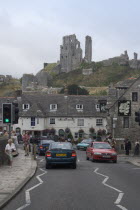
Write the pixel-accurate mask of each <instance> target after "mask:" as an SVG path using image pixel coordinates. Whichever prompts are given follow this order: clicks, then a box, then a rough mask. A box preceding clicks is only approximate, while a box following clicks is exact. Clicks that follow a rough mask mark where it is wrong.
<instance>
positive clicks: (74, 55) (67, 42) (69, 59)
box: [60, 34, 82, 73]
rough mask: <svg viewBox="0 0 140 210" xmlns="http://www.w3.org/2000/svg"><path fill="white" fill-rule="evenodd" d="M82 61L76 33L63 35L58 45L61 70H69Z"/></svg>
mask: <svg viewBox="0 0 140 210" xmlns="http://www.w3.org/2000/svg"><path fill="white" fill-rule="evenodd" d="M81 62H82V49H81V47H80V42H79V41H78V40H77V38H76V35H75V34H73V35H70V36H64V37H63V44H62V45H61V46H60V65H61V72H66V73H68V72H70V71H72V70H74V69H76V68H77V67H78V66H79V65H80V63H81Z"/></svg>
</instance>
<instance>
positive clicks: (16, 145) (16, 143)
mask: <svg viewBox="0 0 140 210" xmlns="http://www.w3.org/2000/svg"><path fill="white" fill-rule="evenodd" d="M11 138H12V139H13V143H14V144H15V147H16V151H17V153H18V139H17V135H16V133H13V134H12V136H11Z"/></svg>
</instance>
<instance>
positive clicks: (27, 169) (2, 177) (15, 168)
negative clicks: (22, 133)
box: [0, 149, 37, 209]
mask: <svg viewBox="0 0 140 210" xmlns="http://www.w3.org/2000/svg"><path fill="white" fill-rule="evenodd" d="M18 152H19V155H18V156H17V157H14V158H13V165H12V167H10V166H8V165H4V166H1V167H0V209H2V207H4V206H5V205H6V204H7V203H8V202H9V201H10V200H11V199H12V198H13V197H14V196H15V195H16V194H17V193H18V192H19V191H20V190H21V189H22V188H23V187H24V186H25V184H26V183H27V182H28V181H29V180H30V179H31V178H32V177H33V176H34V174H35V172H36V168H37V162H36V160H34V159H33V156H32V154H30V155H29V156H25V152H24V150H23V149H18Z"/></svg>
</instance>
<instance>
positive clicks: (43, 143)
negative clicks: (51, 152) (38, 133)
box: [37, 139, 54, 155]
mask: <svg viewBox="0 0 140 210" xmlns="http://www.w3.org/2000/svg"><path fill="white" fill-rule="evenodd" d="M52 142H54V141H53V140H46V139H42V140H40V141H39V143H38V145H37V153H38V154H39V155H45V152H46V150H48V149H49V146H50V144H51V143H52Z"/></svg>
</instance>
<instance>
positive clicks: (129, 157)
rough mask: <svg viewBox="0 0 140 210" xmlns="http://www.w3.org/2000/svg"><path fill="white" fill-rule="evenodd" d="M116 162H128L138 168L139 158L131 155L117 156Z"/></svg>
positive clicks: (139, 164)
mask: <svg viewBox="0 0 140 210" xmlns="http://www.w3.org/2000/svg"><path fill="white" fill-rule="evenodd" d="M118 160H123V161H126V162H129V163H132V164H133V165H135V166H139V167H140V156H134V155H132V154H130V155H124V154H119V155H118Z"/></svg>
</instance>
